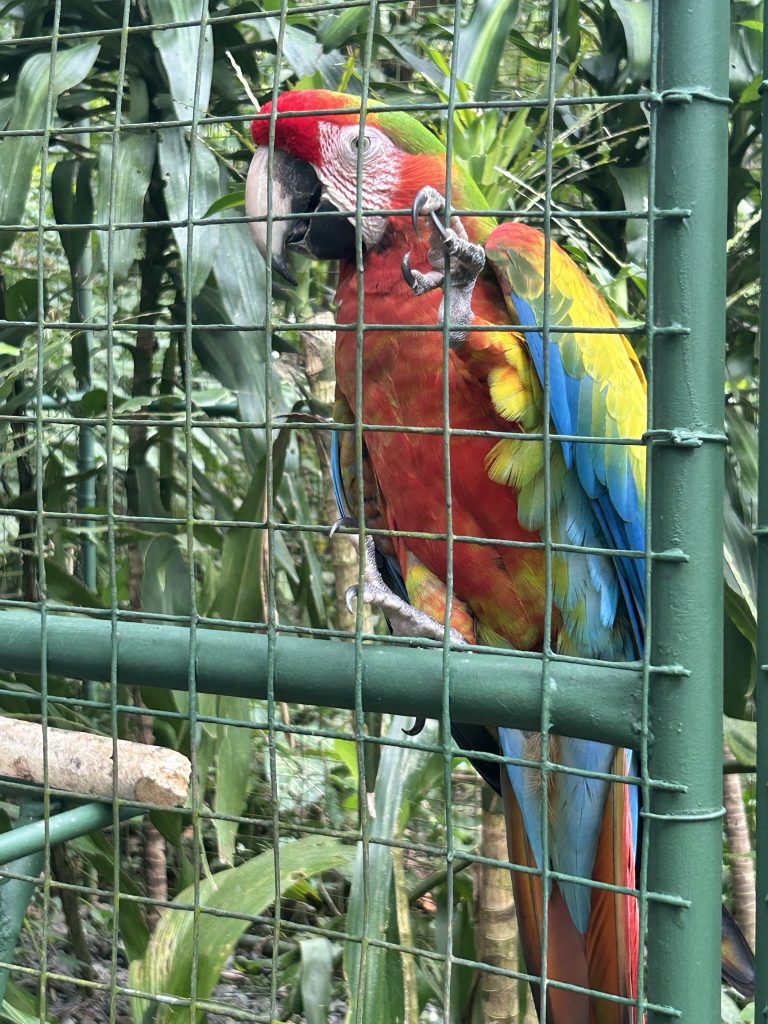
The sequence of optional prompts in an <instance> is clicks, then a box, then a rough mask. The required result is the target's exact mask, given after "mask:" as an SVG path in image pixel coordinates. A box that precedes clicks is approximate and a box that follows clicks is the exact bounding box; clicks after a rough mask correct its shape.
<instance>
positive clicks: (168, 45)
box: [148, 0, 213, 121]
mask: <svg viewBox="0 0 768 1024" xmlns="http://www.w3.org/2000/svg"><path fill="white" fill-rule="evenodd" d="M148 4H149V12H150V14H151V16H152V23H153V24H154V25H163V24H171V23H173V22H182V21H198V22H199V21H200V19H201V18H202V16H203V14H204V13H205V14H206V15H207V14H208V0H148ZM152 42H153V43H154V44H155V46H156V47H157V50H158V53H159V54H160V59H161V61H162V62H163V67H164V68H165V74H166V77H167V79H168V87H169V88H170V90H171V99H172V101H173V109H174V111H175V113H176V119H177V120H178V121H191V120H192V115H193V113H194V112H195V110H194V108H195V83H196V79H197V66H198V58H200V84H199V89H198V94H197V111H196V112H197V114H198V115H200V116H201V117H202V116H204V115H205V114H206V113H207V111H208V104H209V103H210V99H211V81H212V77H213V32H212V30H211V26H210V24H209V25H207V26H206V28H205V32H204V34H203V37H202V39H201V35H200V28H199V27H198V25H187V26H185V27H184V28H166V29H157V30H156V31H154V32H153V33H152Z"/></svg>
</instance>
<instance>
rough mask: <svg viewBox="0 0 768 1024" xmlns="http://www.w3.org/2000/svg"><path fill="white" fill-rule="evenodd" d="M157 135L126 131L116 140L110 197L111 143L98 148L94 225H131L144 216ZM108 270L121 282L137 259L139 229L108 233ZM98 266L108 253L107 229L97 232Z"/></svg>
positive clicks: (104, 262) (105, 264) (139, 241)
mask: <svg viewBox="0 0 768 1024" xmlns="http://www.w3.org/2000/svg"><path fill="white" fill-rule="evenodd" d="M156 147H157V138H156V136H155V134H154V133H153V132H126V133H125V134H123V135H121V136H120V138H119V139H118V141H117V153H116V157H117V164H116V170H115V181H114V197H113V196H112V148H113V142H112V140H110V141H109V142H105V143H103V145H101V146H100V147H99V162H98V168H99V184H98V191H97V196H96V215H95V219H94V223H95V224H126V223H127V224H134V223H140V222H141V221H142V220H143V219H144V197H145V196H146V194H147V189H148V188H149V182H150V180H151V178H152V168H153V166H154V163H155V149H156ZM112 238H113V241H112V270H113V273H114V278H115V281H124V280H125V279H126V278H127V277H128V272H129V271H130V269H131V267H132V266H133V262H134V260H136V259H137V257H138V253H139V246H140V244H141V231H140V229H139V228H120V229H119V230H117V231H114V232H112ZM96 240H97V243H98V252H99V255H100V260H101V266H102V267H104V268H105V269H106V268H107V264H108V255H109V232H107V231H97V232H96Z"/></svg>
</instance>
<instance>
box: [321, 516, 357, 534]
mask: <svg viewBox="0 0 768 1024" xmlns="http://www.w3.org/2000/svg"><path fill="white" fill-rule="evenodd" d="M358 526H359V523H358V522H357V520H356V519H355V518H354V517H353V516H340V518H339V519H337V520H336V522H335V523H333V525H332V526H331V532H330V533H329V534H328V536H329V537H335V536H336V533H337V532H338V531H339V530H341V529H343V528H344V527H349V528H350V529H352V530H356V529H357V527H358Z"/></svg>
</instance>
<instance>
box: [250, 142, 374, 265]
mask: <svg viewBox="0 0 768 1024" xmlns="http://www.w3.org/2000/svg"><path fill="white" fill-rule="evenodd" d="M268 164H269V151H268V149H267V147H266V146H260V147H259V148H258V149H257V150H256V152H255V153H254V154H253V159H252V160H251V166H250V167H249V169H248V178H247V180H246V183H245V212H246V214H247V215H248V216H249V217H259V218H262V219H260V220H254V221H249V223H248V227H249V228H250V229H251V234H252V235H253V238H254V241H255V242H256V246H257V248H258V250H259V252H260V253H261V255H262V256H263V257H264V260H265V261H266V260H267V259H269V260H270V261H271V265H272V269H273V270H276V271H278V272H279V273H280V274H282V276H283V277H284V278H285V279H286V280H287V281H290V282H291V284H296V279H295V277H294V276H293V274H292V272H291V270H290V268H289V266H288V261H287V255H288V250H289V249H293V250H294V251H295V252H299V253H301V254H302V255H304V256H309V257H310V259H319V260H339V259H348V258H350V257H354V254H355V228H354V225H353V224H351V223H350V221H349V218H348V216H345V215H344V214H342V213H339V211H338V210H337V209H336V207H335V206H334V205H333V204H332V203H331V202H330V201H329V200H328V199H327V198H326V197H324V196H323V194H322V186H321V183H320V179H319V178H318V176H317V174H316V172H315V169H314V167H313V166H312V165H311V164H309V163H307V162H306V161H304V160H297V159H296V158H295V157H293V156H291V155H290V153H286V152H285V150H282V149H276V150H275V152H274V157H273V159H272V177H271V181H270V179H269V175H268V169H269V167H268ZM268 212H269V213H270V214H271V217H272V220H271V223H272V237H271V244H270V247H269V252H268V251H267V213H268ZM302 213H306V214H314V213H317V214H318V216H317V217H307V218H304V217H295V216H294V217H292V218H291V219H290V220H280V219H279V218H281V217H285V216H286V215H287V214H302Z"/></svg>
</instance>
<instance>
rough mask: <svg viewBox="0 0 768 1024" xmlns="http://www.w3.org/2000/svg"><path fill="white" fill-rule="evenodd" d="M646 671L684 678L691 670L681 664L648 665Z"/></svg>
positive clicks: (657, 674)
mask: <svg viewBox="0 0 768 1024" xmlns="http://www.w3.org/2000/svg"><path fill="white" fill-rule="evenodd" d="M648 671H649V672H650V673H651V674H652V675H655V676H675V677H676V678H678V679H685V678H687V677H688V676H689V675H690V674H691V670H690V669H689V668H684V667H683V666H682V665H649V666H648Z"/></svg>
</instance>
